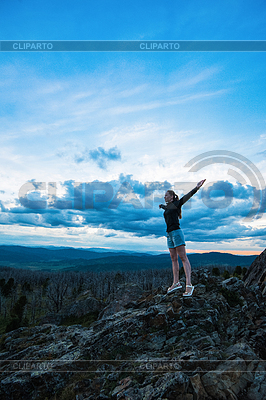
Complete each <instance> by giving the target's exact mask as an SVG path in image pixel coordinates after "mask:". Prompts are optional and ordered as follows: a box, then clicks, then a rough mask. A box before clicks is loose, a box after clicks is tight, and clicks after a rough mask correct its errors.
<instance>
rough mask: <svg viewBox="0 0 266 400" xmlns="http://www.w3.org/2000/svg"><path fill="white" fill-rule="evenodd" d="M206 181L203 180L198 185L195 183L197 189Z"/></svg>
mask: <svg viewBox="0 0 266 400" xmlns="http://www.w3.org/2000/svg"><path fill="white" fill-rule="evenodd" d="M205 181H206V179H203V180H202V181H200V182H199V183H197V189H199V188H200V187H201V186H202V185H203V183H204V182H205Z"/></svg>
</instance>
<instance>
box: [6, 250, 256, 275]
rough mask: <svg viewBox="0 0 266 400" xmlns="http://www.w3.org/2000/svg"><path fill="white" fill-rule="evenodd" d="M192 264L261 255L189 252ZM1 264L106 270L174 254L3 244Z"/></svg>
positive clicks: (153, 263) (245, 262) (241, 261)
mask: <svg viewBox="0 0 266 400" xmlns="http://www.w3.org/2000/svg"><path fill="white" fill-rule="evenodd" d="M188 257H189V260H190V263H191V265H192V267H196V268H197V267H201V266H209V265H214V266H215V265H221V266H231V267H235V266H237V265H240V266H242V267H243V266H245V267H249V266H250V265H251V263H252V262H253V261H254V260H255V258H256V257H257V256H256V255H251V256H240V255H233V254H229V253H219V252H210V253H193V254H188ZM0 266H10V267H18V268H30V269H37V270H73V271H75V270H76V271H77V270H79V271H85V270H90V271H97V272H98V271H106V270H129V269H130V270H136V269H147V268H169V267H170V266H171V259H170V255H169V254H168V253H167V254H159V255H154V254H149V253H137V252H131V251H109V250H106V249H93V248H90V249H76V248H72V247H25V246H6V245H5V246H0Z"/></svg>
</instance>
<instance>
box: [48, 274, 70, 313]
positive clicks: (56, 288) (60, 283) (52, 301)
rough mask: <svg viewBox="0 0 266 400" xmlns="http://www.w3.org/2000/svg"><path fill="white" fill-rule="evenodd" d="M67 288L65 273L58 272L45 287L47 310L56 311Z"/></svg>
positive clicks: (61, 304)
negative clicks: (46, 287)
mask: <svg viewBox="0 0 266 400" xmlns="http://www.w3.org/2000/svg"><path fill="white" fill-rule="evenodd" d="M68 288H69V283H68V280H67V279H66V277H65V275H63V274H61V273H59V274H57V276H56V279H54V280H53V282H52V283H51V284H50V285H49V286H48V289H47V298H48V302H47V306H48V309H49V311H52V312H56V313H58V312H59V311H60V310H61V309H62V306H63V300H64V298H65V296H66V294H67V290H68Z"/></svg>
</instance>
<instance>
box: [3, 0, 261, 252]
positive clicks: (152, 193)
mask: <svg viewBox="0 0 266 400" xmlns="http://www.w3.org/2000/svg"><path fill="white" fill-rule="evenodd" d="M0 10H1V12H0V38H1V39H0V41H2V42H4V41H12V40H13V41H14V40H16V41H30V40H32V41H40V42H41V41H53V40H56V41H60V40H61V41H62V44H63V45H64V43H65V42H64V41H74V42H72V45H73V46H74V51H58V52H56V51H49V50H47V51H21V50H20V49H19V46H15V47H13V49H11V51H4V50H3V49H4V47H3V46H2V47H1V46H0V56H1V65H0V86H1V94H0V110H1V111H0V122H1V135H0V155H1V157H0V163H1V187H0V210H1V212H0V233H1V241H2V243H3V244H10V245H21V244H25V243H28V245H30V246H38V245H41V246H48V245H55V246H62V245H63V246H70V247H73V248H75V247H87V246H89V247H103V248H104V247H105V248H110V249H113V250H117V249H121V251H123V250H125V251H137V252H161V253H163V252H168V249H167V244H166V237H165V235H166V226H165V221H164V218H163V212H162V210H160V209H159V204H160V203H163V202H164V199H163V196H164V193H165V191H166V190H168V189H169V188H172V189H175V191H176V192H177V194H178V196H182V195H183V194H185V193H187V192H189V191H190V190H191V189H192V188H193V187H195V186H196V183H197V182H199V181H200V180H202V179H204V178H206V182H205V184H204V186H203V187H202V188H201V189H200V190H199V192H198V193H196V194H195V195H194V196H193V197H192V198H191V199H190V200H189V202H187V203H186V204H185V205H184V206H183V207H182V220H181V222H180V224H181V228H182V230H183V232H184V236H185V241H186V244H187V249H188V251H190V252H206V251H207V252H210V251H216V252H228V253H230V254H246V255H248V254H260V253H261V252H262V251H263V250H264V247H265V239H266V216H265V208H266V196H265V193H266V187H265V181H266V133H265V132H266V131H265V100H266V81H265V74H266V63H265V55H266V52H265V51H264V50H263V51H256V48H255V47H254V48H253V47H252V46H253V45H254V46H255V44H254V43H253V41H264V40H266V27H265V18H266V7H265V6H264V5H263V4H262V3H260V4H254V3H252V2H251V1H250V0H248V1H247V2H245V5H244V6H243V3H242V2H241V1H240V0H236V1H235V2H234V3H231V2H229V1H227V2H226V3H223V4H222V5H221V4H219V3H215V2H211V1H209V2H205V3H204V4H202V3H199V2H197V1H196V0H192V1H191V2H189V4H186V3H184V2H181V1H177V2H167V3H165V4H164V3H162V2H160V1H158V0H155V1H154V0H153V1H151V0H147V1H146V2H145V3H144V4H143V2H140V1H139V0H136V1H134V2H132V1H129V2H127V4H125V3H121V2H120V1H117V0H113V1H112V3H110V2H109V1H107V0H102V1H101V2H100V3H99V2H91V1H89V2H80V1H78V2H74V1H73V0H69V1H67V2H65V1H64V2H63V1H62V0H58V1H57V2H53V1H51V0H47V1H46V2H45V3H40V4H36V2H35V1H34V0H28V1H27V2H23V1H20V0H14V2H7V1H6V2H5V1H4V2H1V4H0ZM79 40H83V41H88V42H89V43H90V42H91V41H95V40H98V41H108V40H109V41H111V40H114V41H131V40H132V41H133V40H134V41H143V42H145V41H146V42H147V41H149V43H150V42H155V41H162V42H163V41H171V40H173V41H178V40H179V41H182V40H191V41H208V40H211V41H216V42H217V43H218V42H219V41H250V46H251V47H250V51H244V50H243V48H242V47H239V48H236V49H235V51H219V49H218V47H217V48H216V47H215V49H214V50H211V48H208V47H207V48H206V49H205V50H206V51H150V50H147V51H146V50H145V51H141V50H140V51H132V52H131V51H111V50H110V51H109V50H108V49H107V50H106V51H79V48H78V47H75V46H78V41H79ZM75 41H77V44H75ZM217 43H216V44H217ZM265 43H266V42H265ZM0 44H1V43H0ZM2 44H3V43H2ZM181 46H182V43H181ZM253 50H254V51H253Z"/></svg>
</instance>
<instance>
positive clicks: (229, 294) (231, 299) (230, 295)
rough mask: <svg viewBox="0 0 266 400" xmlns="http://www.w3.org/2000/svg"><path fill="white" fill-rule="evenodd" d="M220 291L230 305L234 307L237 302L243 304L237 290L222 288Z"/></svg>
mask: <svg viewBox="0 0 266 400" xmlns="http://www.w3.org/2000/svg"><path fill="white" fill-rule="evenodd" d="M220 293H221V294H222V295H223V296H224V298H225V299H226V301H227V303H228V304H229V306H230V307H235V306H237V305H238V304H239V305H240V306H243V300H242V299H241V298H240V296H239V294H238V293H237V292H234V291H231V290H228V289H226V288H222V289H221V290H220Z"/></svg>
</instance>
